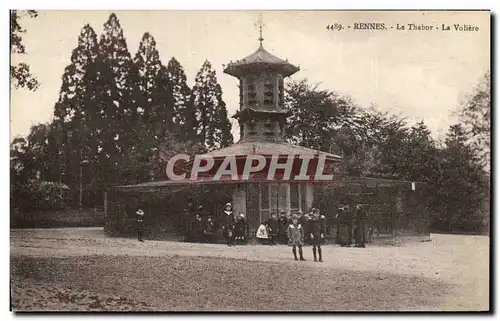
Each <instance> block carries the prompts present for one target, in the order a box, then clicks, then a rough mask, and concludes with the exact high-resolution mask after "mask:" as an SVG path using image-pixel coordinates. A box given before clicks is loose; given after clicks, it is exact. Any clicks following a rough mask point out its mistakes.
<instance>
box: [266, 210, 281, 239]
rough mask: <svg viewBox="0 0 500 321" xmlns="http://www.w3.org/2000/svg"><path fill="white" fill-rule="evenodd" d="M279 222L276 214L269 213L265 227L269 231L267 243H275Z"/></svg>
mask: <svg viewBox="0 0 500 321" xmlns="http://www.w3.org/2000/svg"><path fill="white" fill-rule="evenodd" d="M278 227H279V222H278V218H277V217H276V214H275V213H273V214H271V217H270V218H269V219H268V220H267V228H268V233H269V244H270V245H276V236H277V235H278Z"/></svg>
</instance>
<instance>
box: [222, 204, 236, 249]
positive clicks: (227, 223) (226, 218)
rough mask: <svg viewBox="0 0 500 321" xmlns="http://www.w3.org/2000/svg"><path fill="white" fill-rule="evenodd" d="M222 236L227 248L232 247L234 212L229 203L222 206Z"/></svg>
mask: <svg viewBox="0 0 500 321" xmlns="http://www.w3.org/2000/svg"><path fill="white" fill-rule="evenodd" d="M222 235H223V236H224V239H225V240H226V244H227V246H234V210H233V205H232V204H231V203H227V204H226V205H224V211H223V213H222Z"/></svg>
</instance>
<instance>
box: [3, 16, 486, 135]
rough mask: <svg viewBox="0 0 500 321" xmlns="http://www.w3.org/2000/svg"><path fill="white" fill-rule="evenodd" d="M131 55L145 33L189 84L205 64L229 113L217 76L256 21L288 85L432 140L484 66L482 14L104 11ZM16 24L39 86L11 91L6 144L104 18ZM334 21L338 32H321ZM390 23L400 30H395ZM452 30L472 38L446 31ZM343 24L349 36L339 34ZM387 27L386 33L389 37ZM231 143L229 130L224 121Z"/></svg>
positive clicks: (252, 34) (40, 112) (251, 42)
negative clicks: (286, 69)
mask: <svg viewBox="0 0 500 321" xmlns="http://www.w3.org/2000/svg"><path fill="white" fill-rule="evenodd" d="M113 12H115V13H116V14H117V16H118V19H119V21H120V24H121V26H122V28H123V30H124V36H125V38H126V41H127V45H128V49H129V51H130V52H131V54H132V56H134V55H135V53H136V51H137V48H138V45H139V41H140V39H141V38H142V35H143V34H144V33H145V32H149V33H151V34H152V35H153V36H154V38H155V40H156V43H157V48H158V50H159V52H160V58H161V60H162V62H163V63H164V64H165V65H166V64H167V63H168V61H169V60H170V58H171V57H175V58H176V59H177V60H178V61H179V62H180V63H181V64H182V66H183V67H184V69H185V71H186V74H187V79H188V84H189V85H190V86H192V84H193V82H194V78H195V76H196V73H197V71H198V70H199V69H200V68H201V66H202V64H203V62H204V61H205V59H208V60H209V61H210V62H211V63H212V66H213V68H214V69H215V71H216V74H217V79H218V81H219V83H220V85H221V87H222V90H223V99H224V101H225V102H226V105H227V109H228V112H229V115H230V116H231V115H233V114H234V113H235V112H236V110H237V108H238V102H239V98H238V87H237V79H236V78H233V77H231V76H229V75H226V74H224V73H223V72H222V70H223V66H222V65H223V64H227V63H228V62H230V61H236V60H238V59H241V58H243V57H245V56H247V55H249V54H251V53H253V52H254V51H255V50H257V48H258V44H259V43H258V40H257V39H258V37H259V29H258V27H257V21H258V19H259V14H262V19H263V22H264V27H263V38H264V42H263V45H264V47H265V48H266V50H267V51H269V52H270V53H272V54H274V55H276V56H278V57H280V58H282V59H288V61H289V62H290V63H292V64H294V65H298V66H300V71H299V72H297V73H296V74H295V75H293V76H292V77H290V78H289V79H288V80H289V81H290V80H301V79H304V78H307V79H308V80H309V82H310V83H312V84H315V83H320V85H319V88H320V89H328V90H331V91H335V92H339V93H342V94H346V95H349V96H351V97H352V99H353V100H354V102H355V103H356V104H358V105H359V106H360V107H362V108H368V107H370V106H371V105H375V106H376V108H377V109H379V110H381V111H389V112H390V113H392V114H397V115H399V116H401V117H406V118H407V119H408V121H409V122H410V124H411V123H414V122H417V121H420V120H423V121H424V122H425V123H426V124H427V126H428V127H429V128H430V129H431V131H432V133H433V136H435V137H439V136H443V135H444V134H446V131H447V129H448V126H450V125H451V124H454V123H456V122H457V119H456V116H453V114H452V111H453V110H456V108H458V107H459V106H460V103H461V102H462V101H464V100H465V99H466V97H467V95H468V94H470V93H471V92H472V91H473V89H474V87H475V86H476V84H477V83H478V81H479V80H480V78H481V77H482V75H483V74H484V73H485V72H486V71H487V70H489V68H490V13H489V12H464V11H462V12H444V11H441V12H418V11H413V12H394V11H392V12H381V11H379V12H370V11H340V12H339V11H113ZM38 13H39V15H38V17H37V18H35V19H28V18H25V19H23V20H21V25H22V26H23V27H24V28H26V29H27V33H26V34H25V35H23V42H24V44H25V46H26V49H27V52H28V54H27V55H24V56H22V57H20V56H19V57H13V59H15V61H18V60H19V59H20V60H22V61H24V62H26V63H28V64H29V65H30V66H31V70H32V73H33V74H34V75H36V77H37V78H38V80H39V82H40V83H41V87H40V88H39V89H38V90H37V91H36V92H30V91H27V90H22V89H18V90H16V89H13V90H12V91H11V139H13V137H15V136H17V135H23V136H24V135H27V134H28V133H29V129H30V127H31V126H32V125H34V124H37V123H41V122H48V121H50V120H51V119H52V115H53V110H54V104H55V102H56V101H57V98H58V94H59V89H60V86H61V82H62V81H61V76H62V74H63V71H64V68H65V67H66V66H67V65H68V64H69V63H70V56H71V52H72V50H73V49H74V48H75V47H76V45H77V40H78V35H79V33H80V30H81V28H82V27H83V26H84V25H85V24H87V23H88V24H90V25H91V26H92V27H93V28H94V30H95V31H96V32H97V33H98V34H99V35H100V34H101V33H102V31H103V24H104V23H105V22H106V20H107V19H108V17H109V15H110V14H111V11H39V12H38ZM365 22H374V23H384V24H385V25H386V27H387V30H383V31H380V30H353V28H354V23H365ZM334 23H338V24H341V25H342V26H343V27H344V30H341V31H337V30H335V31H332V30H326V26H327V25H329V24H334ZM410 23H413V24H417V25H420V24H424V25H432V26H433V28H436V27H437V26H439V27H441V25H442V24H445V25H450V26H451V27H452V30H450V31H411V30H407V29H408V24H410ZM396 24H399V25H405V26H406V30H399V31H397V30H396V29H397V27H396ZM454 24H460V25H464V24H466V25H473V26H477V27H478V28H479V31H463V32H459V31H454V27H453V25H454ZM347 26H351V28H347ZM390 26H393V28H392V29H391V28H390ZM232 123H233V135H234V136H235V138H237V136H238V133H239V131H238V130H236V128H237V124H236V122H235V121H234V120H232Z"/></svg>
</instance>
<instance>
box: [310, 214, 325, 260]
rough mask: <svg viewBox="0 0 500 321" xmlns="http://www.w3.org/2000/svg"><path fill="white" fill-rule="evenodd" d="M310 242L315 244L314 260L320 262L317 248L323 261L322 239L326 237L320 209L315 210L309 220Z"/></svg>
mask: <svg viewBox="0 0 500 321" xmlns="http://www.w3.org/2000/svg"><path fill="white" fill-rule="evenodd" d="M308 233H309V242H310V244H311V245H312V246H313V255H314V262H318V257H317V256H316V249H317V250H318V255H319V261H320V262H323V255H322V254H323V253H322V251H321V239H322V238H323V237H324V234H323V230H322V227H321V221H320V216H319V213H318V211H315V212H314V214H313V217H312V219H310V220H309V222H308Z"/></svg>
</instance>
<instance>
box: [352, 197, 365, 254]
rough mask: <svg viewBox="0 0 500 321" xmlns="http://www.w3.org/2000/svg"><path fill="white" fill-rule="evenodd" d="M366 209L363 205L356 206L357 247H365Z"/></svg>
mask: <svg viewBox="0 0 500 321" xmlns="http://www.w3.org/2000/svg"><path fill="white" fill-rule="evenodd" d="M365 219H366V216H365V211H364V208H363V205H361V204H358V205H357V206H356V221H355V228H354V242H355V245H354V246H355V247H365Z"/></svg>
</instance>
